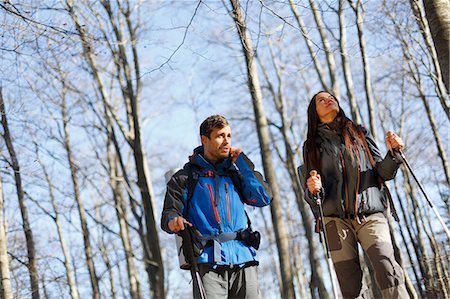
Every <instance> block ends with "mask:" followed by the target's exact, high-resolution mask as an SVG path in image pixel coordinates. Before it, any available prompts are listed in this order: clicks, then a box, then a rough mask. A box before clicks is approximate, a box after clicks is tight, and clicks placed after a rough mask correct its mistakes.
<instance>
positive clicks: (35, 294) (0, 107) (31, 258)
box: [0, 89, 40, 299]
mask: <svg viewBox="0 0 450 299" xmlns="http://www.w3.org/2000/svg"><path fill="white" fill-rule="evenodd" d="M0 113H1V122H2V126H3V139H4V140H5V143H6V147H7V148H8V152H9V155H10V157H11V161H10V164H11V166H12V169H13V171H14V179H15V183H16V191H17V197H18V199H19V207H20V213H21V214H22V227H23V231H24V233H25V239H26V245H27V252H28V264H27V267H28V273H29V275H30V284H31V297H32V298H33V299H39V297H40V296H39V275H38V270H37V261H36V249H35V247H34V240H33V232H32V231H31V227H30V220H29V218H28V210H27V206H26V204H25V194H24V190H23V185H22V175H21V173H20V166H19V160H18V159H17V155H16V151H15V149H14V145H13V142H12V137H11V134H10V132H9V126H8V119H7V117H6V109H5V103H4V100H3V94H2V90H1V89H0Z"/></svg>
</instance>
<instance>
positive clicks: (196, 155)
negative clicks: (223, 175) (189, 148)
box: [189, 145, 232, 172]
mask: <svg viewBox="0 0 450 299" xmlns="http://www.w3.org/2000/svg"><path fill="white" fill-rule="evenodd" d="M189 162H191V163H192V164H194V165H196V166H198V167H200V168H202V169H204V170H212V171H216V172H223V171H225V170H228V169H230V168H231V166H232V163H231V158H230V157H228V158H226V159H225V160H223V161H221V162H219V163H217V164H212V163H211V162H209V161H208V160H206V158H205V157H204V149H203V146H202V145H201V146H198V147H196V148H195V149H194V152H193V154H192V155H191V156H189Z"/></svg>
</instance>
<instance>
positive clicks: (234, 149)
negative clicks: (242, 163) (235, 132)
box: [230, 147, 242, 163]
mask: <svg viewBox="0 0 450 299" xmlns="http://www.w3.org/2000/svg"><path fill="white" fill-rule="evenodd" d="M241 153H242V150H241V149H240V148H237V147H232V148H231V149H230V156H231V161H232V162H233V163H234V162H236V159H237V158H238V157H239V155H240V154H241Z"/></svg>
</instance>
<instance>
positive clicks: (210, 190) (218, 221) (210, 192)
mask: <svg viewBox="0 0 450 299" xmlns="http://www.w3.org/2000/svg"><path fill="white" fill-rule="evenodd" d="M206 185H207V186H208V190H209V197H210V199H211V205H212V207H213V210H214V216H215V217H216V221H217V223H218V224H219V230H220V217H219V213H218V212H217V204H216V201H215V200H214V194H213V190H212V187H211V185H210V184H206Z"/></svg>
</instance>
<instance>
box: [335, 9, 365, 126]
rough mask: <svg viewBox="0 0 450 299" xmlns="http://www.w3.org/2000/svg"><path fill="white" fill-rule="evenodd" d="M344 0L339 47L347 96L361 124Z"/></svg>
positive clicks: (353, 115)
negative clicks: (349, 49)
mask: <svg viewBox="0 0 450 299" xmlns="http://www.w3.org/2000/svg"><path fill="white" fill-rule="evenodd" d="M344 2H345V0H339V10H338V15H339V35H340V38H339V48H340V51H341V59H342V69H343V71H344V79H345V85H346V87H347V98H348V101H349V102H350V111H351V114H352V119H353V121H354V122H355V123H357V124H361V123H362V119H361V114H360V113H359V107H358V104H357V102H356V97H355V90H354V88H353V78H352V70H351V68H350V62H349V60H348V52H347V30H346V24H345V13H344Z"/></svg>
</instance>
